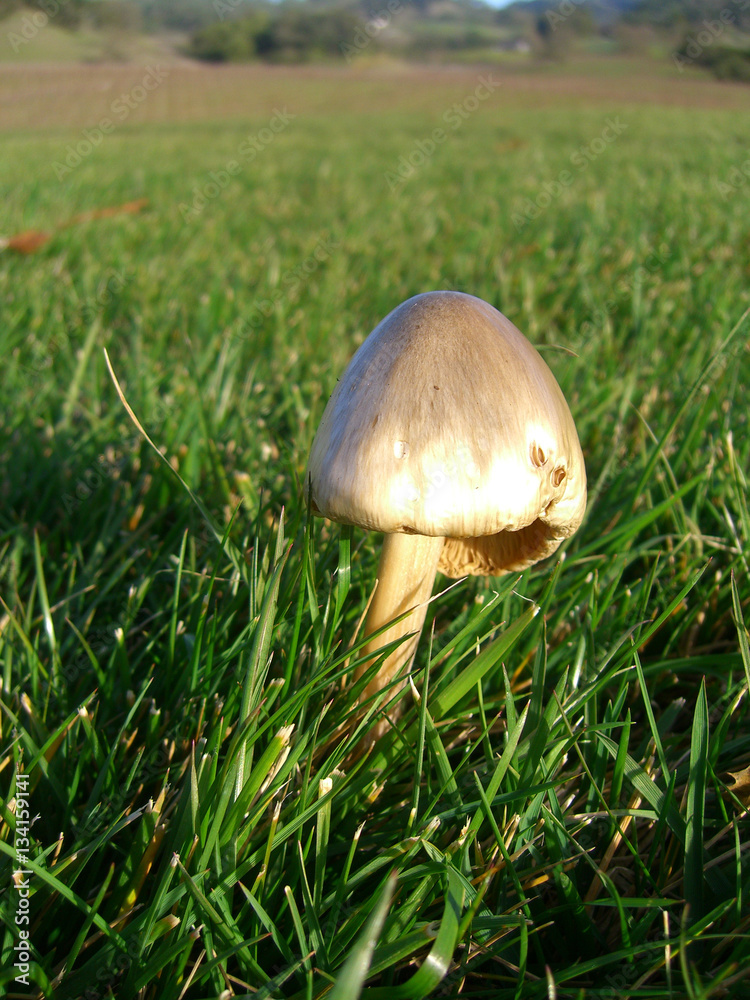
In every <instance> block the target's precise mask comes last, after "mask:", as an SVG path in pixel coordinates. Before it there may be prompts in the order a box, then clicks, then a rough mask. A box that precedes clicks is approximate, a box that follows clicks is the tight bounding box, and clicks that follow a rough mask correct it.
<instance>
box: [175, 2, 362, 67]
mask: <svg viewBox="0 0 750 1000" xmlns="http://www.w3.org/2000/svg"><path fill="white" fill-rule="evenodd" d="M217 3H218V4H222V3H225V4H226V5H227V6H229V5H230V3H231V0H217ZM358 29H359V30H361V29H362V21H361V20H360V18H358V17H357V16H356V15H355V14H353V13H351V12H350V11H349V10H346V9H344V8H337V7H334V8H331V9H328V10H317V9H316V8H315V7H314V6H312V5H307V4H299V5H295V6H294V7H291V6H284V7H281V8H280V9H279V10H278V11H275V12H273V11H269V10H268V9H258V10H254V11H252V12H250V13H248V14H244V15H243V16H241V17H238V18H235V19H233V20H221V21H216V22H215V23H214V24H209V25H206V27H204V28H200V29H199V30H198V31H196V32H195V33H194V34H193V36H192V39H191V41H190V47H189V53H190V55H193V56H195V57H196V58H198V59H206V60H209V61H211V62H228V61H244V60H249V59H265V60H267V61H269V62H288V63H298V62H307V61H309V60H311V59H315V58H324V59H330V58H341V57H342V55H343V52H344V49H343V46H345V44H346V42H347V40H349V39H351V38H353V37H354V35H355V33H356V32H357V30H358Z"/></svg>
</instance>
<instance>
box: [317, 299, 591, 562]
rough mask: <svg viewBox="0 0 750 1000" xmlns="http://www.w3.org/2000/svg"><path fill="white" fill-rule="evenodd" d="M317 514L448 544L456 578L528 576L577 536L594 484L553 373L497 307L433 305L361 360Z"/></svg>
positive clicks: (331, 442) (339, 411)
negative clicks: (516, 573)
mask: <svg viewBox="0 0 750 1000" xmlns="http://www.w3.org/2000/svg"><path fill="white" fill-rule="evenodd" d="M305 479H306V482H307V483H308V484H309V490H310V498H311V504H312V510H313V511H314V513H316V514H321V515H323V516H324V517H328V518H330V519H331V520H334V521H340V522H343V523H345V524H355V525H359V526H360V527H363V528H368V529H372V530H375V531H383V532H388V533H390V532H406V533H409V534H420V535H433V536H443V537H445V538H446V544H445V547H444V549H443V554H442V557H441V561H440V564H439V566H438V569H439V570H440V571H441V572H443V573H445V574H446V575H448V576H454V577H458V576H465V575H466V574H469V573H474V574H485V575H486V574H499V573H505V572H511V571H518V570H521V569H524V568H525V567H526V566H529V565H531V564H532V563H534V562H536V561H537V560H539V559H543V558H544V557H545V556H548V555H550V554H551V553H552V552H554V550H555V549H556V548H557V547H558V545H559V544H560V542H561V541H562V540H563V539H564V538H567V537H568V536H569V535H572V534H573V533H574V532H575V530H576V529H577V528H578V526H579V524H580V523H581V520H582V519H583V514H584V511H585V509H586V470H585V466H584V461H583V454H582V452H581V446H580V444H579V441H578V435H577V433H576V429H575V424H574V423H573V418H572V416H571V414H570V410H569V409H568V404H567V403H566V402H565V398H564V396H563V394H562V392H561V390H560V387H559V386H558V384H557V382H556V381H555V378H554V376H553V374H552V372H551V371H550V370H549V368H548V367H547V365H546V364H545V362H544V361H543V360H542V358H541V357H540V355H539V354H538V352H537V351H536V350H535V349H534V347H532V345H531V344H530V343H529V341H528V340H527V339H526V338H525V337H524V336H523V334H522V333H520V331H519V330H517V329H516V327H515V326H514V325H513V324H512V323H511V322H510V321H509V320H508V319H506V317H505V316H503V315H502V313H500V312H498V311H497V310H496V309H494V308H493V307H492V306H491V305H489V304H488V303H486V302H483V301H482V300H481V299H478V298H475V297H474V296H473V295H465V294H463V293H461V292H426V293H424V294H422V295H416V296H414V297H413V298H411V299H408V300H407V301H406V302H403V303H402V304H401V305H400V306H398V307H397V308H396V309H394V310H393V312H391V313H390V314H389V315H388V316H386V318H385V319H384V320H383V321H382V322H381V323H379V324H378V325H377V326H376V327H375V329H374V330H373V331H372V333H371V334H370V335H369V337H368V338H367V339H366V340H365V342H364V343H363V344H362V346H361V347H360V348H359V350H357V352H356V353H355V355H354V357H353V358H352V360H351V362H350V364H349V367H348V368H347V370H346V372H345V373H344V375H343V376H342V378H341V379H340V381H339V382H338V384H337V385H336V388H335V389H334V391H333V394H332V395H331V398H330V400H329V401H328V405H327V406H326V409H325V412H324V414H323V418H322V420H321V423H320V427H319V428H318V432H317V434H316V436H315V440H314V442H313V446H312V450H311V453H310V459H309V462H308V467H307V474H306V477H305Z"/></svg>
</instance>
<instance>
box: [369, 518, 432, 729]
mask: <svg viewBox="0 0 750 1000" xmlns="http://www.w3.org/2000/svg"><path fill="white" fill-rule="evenodd" d="M444 542H445V539H444V538H433V537H431V536H426V535H407V534H400V533H399V534H388V535H385V537H384V538H383V548H382V550H381V553H380V562H379V564H378V585H377V587H376V588H375V593H374V595H373V598H372V601H371V602H370V609H369V611H368V613H367V621H366V622H365V633H364V634H365V636H368V635H371V634H372V633H373V632H376V631H377V630H378V629H379V628H382V627H383V626H384V625H387V624H388V622H390V621H393V619H394V618H397V617H398V616H399V615H401V614H403V613H404V612H405V611H408V610H409V609H410V608H413V609H414V610H413V611H412V613H411V614H410V615H407V616H406V617H405V618H403V619H402V620H401V621H400V622H397V623H396V624H395V625H393V626H392V627H391V628H389V629H387V630H386V631H385V632H383V633H382V634H381V635H379V636H378V637H377V638H376V639H373V640H372V642H368V643H367V645H366V646H364V647H363V649H362V655H363V656H367V657H369V658H370V659H371V658H372V657H373V656H374V655H375V654H376V653H377V652H378V650H379V649H382V647H383V646H385V645H386V644H387V643H389V642H393V641H394V639H399V638H400V637H401V636H403V635H407V634H408V633H410V632H413V633H414V634H413V635H412V636H411V637H410V638H408V639H406V640H405V641H404V642H402V643H401V645H400V646H399V647H398V648H397V649H395V650H394V651H393V652H392V653H391V654H390V655H388V656H386V658H385V659H384V660H383V662H382V664H381V665H380V668H379V670H378V672H377V673H376V674H375V676H374V677H373V678H372V680H371V681H369V683H368V684H367V687H366V688H365V689H364V691H363V692H362V694H361V695H360V704H361V703H364V702H366V701H368V700H369V699H370V698H372V696H373V695H375V694H377V692H378V691H382V689H383V688H384V687H387V686H388V685H390V684H391V682H392V681H393V679H394V678H395V677H398V676H400V677H401V680H400V682H399V683H398V684H396V685H393V687H391V688H390V695H395V694H396V693H397V692H399V691H400V690H401V689H402V688H403V687H404V685H405V683H406V674H407V673H408V670H409V667H410V666H411V662H412V660H413V659H414V654H415V652H416V650H417V643H418V642H419V635H420V632H421V631H422V625H423V624H424V619H425V615H426V613H427V602H428V601H429V599H430V596H431V594H432V586H433V584H434V582H435V573H436V572H437V566H438V562H439V561H440V553H441V552H442V550H443V545H444ZM368 666H369V664H368V663H365V664H364V665H363V666H361V667H359V668H358V669H357V672H356V678H357V679H359V678H360V677H361V676H362V674H364V673H365V672H366V670H367V669H368ZM399 714H400V710H399V708H398V706H397V705H391V706H390V708H389V709H388V717H389V718H390V719H391V720H394V719H396V718H397V717H398V715H399ZM387 730H388V722H387V721H386V720H383V721H381V722H379V723H377V725H376V726H375V728H374V730H373V731H372V733H371V739H372V742H374V741H375V740H377V739H379V737H380V736H382V735H383V733H385V732H386V731H387Z"/></svg>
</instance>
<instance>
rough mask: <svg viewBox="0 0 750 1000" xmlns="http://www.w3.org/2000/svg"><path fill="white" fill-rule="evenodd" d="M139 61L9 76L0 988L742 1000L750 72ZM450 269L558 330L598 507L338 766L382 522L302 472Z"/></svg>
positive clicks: (747, 924) (493, 582)
mask: <svg viewBox="0 0 750 1000" xmlns="http://www.w3.org/2000/svg"><path fill="white" fill-rule="evenodd" d="M163 69H164V68H163V67H162V70H163ZM146 72H147V71H146V69H145V68H144V67H133V66H111V67H108V66H99V67H81V68H80V69H70V68H65V69H64V70H63V69H59V68H55V67H45V68H34V67H32V66H27V67H25V68H24V69H23V70H21V69H16V70H14V71H11V70H9V69H7V68H6V69H3V70H2V71H0V133H1V135H2V141H1V144H0V186H1V190H2V199H3V200H2V204H3V209H4V212H3V215H2V227H3V234H2V235H4V236H6V237H13V236H14V235H17V234H19V233H22V232H24V231H28V230H40V231H44V232H45V233H47V234H49V235H50V239H49V240H48V241H47V242H46V243H45V244H44V245H43V246H41V247H40V249H38V250H37V252H35V253H32V254H26V255H24V254H19V253H14V252H13V251H12V250H11V249H7V250H5V252H4V253H2V254H0V337H2V354H3V359H4V361H3V406H2V408H1V410H0V426H1V427H2V447H1V448H0V463H1V467H0V492H1V495H2V505H1V506H0V594H1V595H2V599H3V601H4V605H2V606H0V666H1V669H2V675H1V680H2V690H1V692H0V701H1V705H0V707H1V708H2V715H1V716H0V724H1V725H2V739H1V741H0V746H1V748H2V755H1V759H0V776H1V780H2V788H3V796H4V798H3V803H4V805H3V814H2V826H1V827H0V848H1V852H0V859H1V862H0V867H1V868H2V881H1V882H0V891H2V916H3V926H4V929H3V933H2V938H1V939H0V940H1V942H2V945H1V947H2V967H1V970H0V987H1V988H2V989H4V990H5V991H6V995H8V996H10V997H29V996H42V995H43V996H46V997H54V998H56V1000H72V998H86V1000H97V998H105V997H112V996H116V997H118V998H129V997H143V998H154V1000H156V998H159V1000H178V998H182V997H184V998H189V1000H197V998H209V997H210V998H216V997H230V996H241V997H245V996H247V997H251V996H252V997H256V998H267V1000H282V998H284V1000H291V998H295V1000H297V998H299V1000H302V998H317V997H324V996H326V997H330V998H331V1000H353V998H355V997H357V996H359V995H360V990H362V991H363V992H362V996H363V997H366V998H368V1000H378V998H385V997H388V998H393V997H403V998H414V1000H418V998H422V997H429V996H432V997H447V998H452V997H475V998H480V997H486V998H495V997H497V998H503V1000H505V998H508V1000H510V998H540V1000H541V998H543V997H576V998H578V997H587V998H613V997H622V998H625V997H644V998H661V997H665V998H667V997H668V998H683V997H690V998H703V997H723V996H730V997H743V996H750V982H748V961H747V955H748V953H750V919H749V916H748V907H747V899H748V893H750V880H749V876H748V863H747V846H748V837H747V829H748V818H747V812H746V807H747V804H748V801H749V799H748V795H749V790H750V777H749V775H750V772H749V771H748V770H747V768H748V765H749V764H750V719H749V717H748V697H747V695H748V685H749V684H750V653H749V652H748V633H747V628H746V625H745V622H746V621H747V620H748V616H749V615H750V577H749V573H748V554H749V553H750V516H749V514H748V507H747V472H748V469H749V468H750V435H749V434H748V376H749V374H750V359H749V358H748V349H747V343H748V332H749V331H750V319H749V318H748V316H747V310H748V307H750V243H748V233H749V232H750V199H749V198H748V194H749V193H750V176H748V173H749V172H750V162H749V161H750V115H749V114H748V112H747V90H746V89H743V88H739V87H732V86H722V85H718V84H715V83H712V82H710V81H703V80H701V79H700V78H694V77H692V76H691V75H690V74H685V76H684V77H681V76H677V75H676V74H675V75H674V76H673V77H666V76H659V78H658V79H657V78H654V79H651V78H648V77H643V78H637V79H634V80H633V79H631V78H629V77H628V76H626V75H624V74H617V73H610V74H608V75H606V76H605V75H603V74H602V75H598V76H595V77H593V78H589V77H586V76H584V75H581V74H580V73H579V72H577V71H576V72H572V71H571V72H569V73H568V72H565V71H558V72H557V73H553V72H549V73H547V74H540V75H534V74H529V73H518V74H512V73H507V74H505V75H502V74H500V75H495V76H492V77H491V78H488V77H487V74H486V73H484V72H482V71H480V70H478V69H473V70H469V69H460V70H459V69H454V70H449V69H447V70H444V71H437V70H433V71H426V70H425V71H419V70H407V69H397V68H393V69H389V70H382V71H376V70H371V71H357V72H350V73H348V72H342V71H339V70H326V69H323V68H319V69H309V70H299V71H291V70H279V69H275V70H263V69H258V68H254V67H248V68H236V67H235V68H230V69H227V70H226V71H222V70H216V69H204V70H200V69H194V68H187V67H180V66H177V65H175V66H170V67H167V72H166V73H163V74H162V78H161V79H157V77H158V75H159V66H158V65H157V66H155V67H154V68H153V72H154V74H155V75H153V76H151V77H150V78H148V80H146ZM494 72H495V71H494V70H493V73H494ZM480 77H483V78H484V89H483V90H482V91H481V96H480V92H479V91H478V90H477V88H478V87H479V86H480V82H481V81H480ZM155 81H156V82H155ZM435 129H441V130H442V132H443V134H444V138H443V139H441V140H439V141H437V142H436V141H434V140H432V139H431V136H432V135H433V130H435ZM431 141H432V143H433V146H434V149H430V145H429V143H430V142H431ZM136 199H147V200H148V204H147V206H146V207H145V208H144V209H143V210H141V211H140V212H137V213H121V214H119V215H112V216H110V217H92V216H91V215H86V213H92V212H96V211H98V210H100V209H103V208H108V207H115V206H120V205H123V204H125V203H131V202H133V201H135V200H136ZM81 216H83V217H82V218H81ZM435 288H456V289H461V290H463V291H467V292H471V293H473V294H475V295H478V296H480V297H482V298H485V299H487V300H488V301H489V302H491V303H492V304H493V305H495V306H496V307H498V308H499V309H500V310H501V311H502V312H504V313H505V314H506V315H507V316H508V317H509V318H510V319H512V321H513V322H514V323H515V324H516V325H517V326H518V327H519V328H520V329H521V330H522V331H523V332H525V333H526V334H527V336H528V337H529V338H530V339H531V340H532V342H533V343H534V344H535V345H536V346H537V347H538V348H539V350H540V351H541V352H542V353H543V355H544V357H545V359H546V360H547V361H548V363H549V364H550V366H551V367H552V369H553V371H554V372H555V374H556V376H557V378H558V380H559V382H560V384H561V386H562V388H563V391H564V392H565V394H566V397H567V398H568V400H569V402H570V406H571V409H572V411H573V414H574V416H575V418H576V421H577V426H578V429H579V435H580V438H581V443H582V446H583V450H584V454H585V456H586V462H587V469H588V477H589V491H590V492H589V507H588V512H587V517H586V520H585V522H584V524H583V526H582V528H581V529H580V531H579V532H578V534H577V535H576V536H575V538H573V539H572V540H571V541H570V542H569V543H568V544H566V546H565V548H564V553H562V554H561V557H560V558H554V559H552V560H549V561H548V562H547V563H544V564H542V565H539V566H537V567H535V568H533V569H532V570H529V571H527V572H525V573H524V574H523V575H521V576H520V577H517V576H513V577H502V578H494V579H489V580H483V579H470V580H467V581H464V582H461V583H459V584H458V585H455V586H453V587H452V589H450V590H448V591H446V592H444V593H442V594H441V595H440V596H439V597H438V598H437V599H436V600H435V601H434V602H433V604H432V606H431V611H430V613H429V614H428V623H427V627H426V628H425V631H424V634H423V637H422V641H421V644H420V647H419V651H418V654H417V659H416V662H415V667H414V675H413V676H414V681H415V684H416V687H417V688H418V689H419V691H420V692H421V695H422V697H421V700H420V701H419V704H416V703H415V702H414V700H413V699H412V700H410V703H409V708H408V710H407V712H406V713H405V714H404V716H403V718H402V720H401V726H400V731H394V732H393V733H392V734H390V735H389V736H387V737H386V738H385V739H384V741H383V743H382V745H381V746H380V747H379V748H378V749H377V751H376V752H375V753H373V754H371V755H370V756H368V757H365V758H363V759H360V760H358V761H357V762H356V763H351V761H350V759H349V751H350V749H351V745H352V741H353V737H350V738H349V739H343V738H340V739H338V740H337V739H335V738H334V737H335V734H336V732H337V730H338V729H339V727H340V726H341V724H342V723H344V722H345V721H346V720H347V718H348V717H349V715H350V713H351V711H352V705H353V695H352V692H351V689H350V688H349V687H346V686H345V677H346V675H347V672H348V671H350V669H351V667H352V665H353V664H354V663H355V662H356V659H357V653H356V642H357V639H356V634H357V628H358V622H359V619H360V617H361V615H362V613H363V610H364V608H365V605H366V603H367V600H368V596H369V594H370V591H371V589H372V586H373V583H374V579H375V571H376V565H377V556H378V548H379V540H378V538H377V537H375V536H373V535H368V534H365V533H363V532H360V531H354V532H353V534H352V535H351V539H350V538H349V536H348V534H347V533H346V532H342V531H341V529H340V528H339V527H338V526H336V525H330V524H327V523H326V522H323V521H318V520H314V521H311V520H308V518H307V516H306V511H305V503H304V499H303V496H302V489H301V478H302V475H303V473H304V468H305V463H306V459H307V454H308V451H309V447H310V443H311V441H312V437H313V435H314V432H315V429H316V426H317V422H318V420H319V418H320V416H321V414H322V411H323V407H324V405H325V402H326V399H327V397H328V394H329V393H330V391H331V390H332V388H333V386H334V384H335V381H336V378H337V376H338V375H339V374H340V373H341V372H342V371H343V369H344V367H345V365H346V364H347V362H348V360H349V358H350V357H351V355H352V353H353V351H354V349H355V348H356V346H357V345H358V344H359V343H360V342H361V341H362V339H363V338H364V337H365V336H366V334H367V333H368V332H369V330H370V329H371V328H372V327H373V326H374V325H375V323H376V322H377V321H378V320H379V319H380V318H381V317H382V316H384V315H385V314H386V313H387V312H389V311H390V310H391V309H392V308H393V307H394V306H395V305H397V304H398V303H399V302H400V301H402V300H403V299H405V298H407V297H408V296H410V295H413V294H415V293H417V292H421V291H426V290H428V289H435ZM105 348H106V350H107V352H108V355H109V357H110V359H111V363H112V367H113V370H114V372H115V373H116V376H117V379H118V380H119V383H120V385H121V387H122V391H123V393H124V395H125V397H126V398H127V401H128V404H129V406H130V407H131V408H132V410H133V411H134V413H135V414H136V415H137V418H138V419H139V421H140V422H141V423H142V425H143V428H144V429H145V431H146V433H147V434H148V436H149V437H150V440H151V442H153V447H152V445H151V444H149V442H148V441H147V440H146V439H145V437H144V435H142V434H141V433H140V432H139V430H138V429H137V428H136V426H135V424H134V423H133V421H132V420H131V419H130V417H129V415H128V413H127V411H126V409H125V407H124V406H123V404H122V403H121V401H120V399H119V398H118V395H117V392H116V390H115V387H114V384H113V381H112V379H111V377H110V375H109V373H108V371H107V367H106V362H105V357H104V350H103V349H105ZM562 555H564V558H562ZM445 585H447V584H446V581H442V583H441V582H439V584H438V588H437V589H438V590H444V586H445ZM537 610H539V611H540V613H538V614H537V613H536V611H537ZM353 645H354V648H352V646H353ZM428 666H429V668H430V669H429V672H428V670H427V668H428ZM376 721H377V712H376V711H374V712H373V713H372V715H371V716H370V717H369V719H368V720H367V721H366V722H365V723H363V725H364V726H365V727H366V726H368V725H374V724H375V722H376ZM17 772H18V773H19V774H20V775H27V776H28V778H27V779H25V778H23V777H21V778H20V779H17V778H16V773H17ZM30 819H33V823H31V824H30V826H29V824H28V821H29V820H30ZM27 827H28V832H27ZM24 837H26V840H24V839H23V838H24ZM27 841H28V842H27ZM18 869H23V870H24V871H25V872H27V873H28V874H17V875H16V876H15V880H14V876H13V872H14V871H17V870H18ZM14 948H15V950H14ZM24 948H26V949H28V955H29V957H28V963H27V964H28V968H27V969H25V968H24V961H25V959H24V958H23V956H24V955H25V954H26V952H25V951H24ZM19 963H20V964H19ZM19 976H21V977H22V978H21V981H19V980H18V979H17V977H19Z"/></svg>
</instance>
